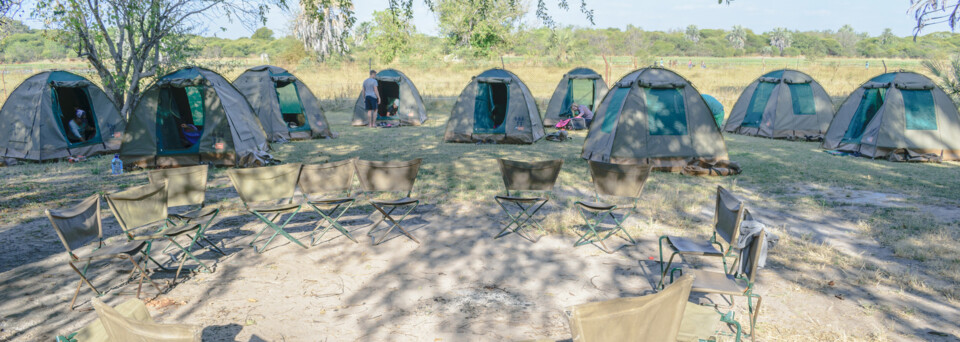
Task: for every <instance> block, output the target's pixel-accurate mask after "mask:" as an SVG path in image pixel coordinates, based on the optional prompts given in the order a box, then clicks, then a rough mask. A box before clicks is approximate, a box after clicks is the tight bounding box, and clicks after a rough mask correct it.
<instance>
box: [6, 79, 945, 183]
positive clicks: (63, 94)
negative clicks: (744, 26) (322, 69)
mask: <svg viewBox="0 0 960 342" xmlns="http://www.w3.org/2000/svg"><path fill="white" fill-rule="evenodd" d="M376 78H377V80H378V81H379V85H380V92H381V97H383V98H384V99H385V101H381V108H379V109H378V117H377V120H378V121H379V120H396V121H398V122H399V123H400V124H401V125H420V124H422V123H423V122H424V121H425V120H426V119H427V118H426V110H425V107H424V103H423V99H422V97H421V96H420V94H419V92H418V90H417V88H416V86H415V85H414V84H413V82H412V81H411V80H410V79H409V78H407V77H406V76H405V75H404V74H403V73H401V72H399V71H397V70H393V69H387V70H383V71H381V72H379V73H378V74H377V75H376ZM394 100H396V102H397V103H398V105H399V107H400V108H399V110H398V115H397V116H395V117H386V116H385V115H384V114H385V112H386V106H387V105H388V104H390V103H393V102H394ZM711 101H712V102H711ZM572 103H578V104H581V105H586V106H588V107H589V108H591V109H592V110H593V111H594V112H595V116H594V119H593V121H592V125H591V126H590V127H589V128H590V131H589V133H588V136H587V139H586V143H585V145H584V148H583V154H582V157H583V158H585V159H590V160H596V161H604V162H614V163H650V164H654V165H659V166H662V167H668V168H675V167H677V166H681V165H683V164H685V163H689V162H690V161H691V160H702V161H707V162H711V163H712V162H716V161H724V160H726V159H727V152H726V147H725V144H724V141H723V137H722V134H721V132H722V131H725V132H730V133H737V134H747V135H755V136H764V137H770V138H788V139H810V140H813V139H822V140H823V148H825V149H836V150H839V151H845V152H850V153H858V154H862V155H865V156H869V157H887V156H888V155H890V154H897V155H902V156H904V158H903V159H906V160H909V159H910V158H911V156H913V157H917V156H924V155H925V156H926V157H924V158H930V157H931V156H933V155H935V157H936V158H938V159H942V160H957V159H958V158H960V132H958V130H960V115H958V113H957V109H956V107H955V106H954V105H953V103H952V102H951V101H950V98H949V97H948V96H947V95H946V93H945V92H944V91H943V90H942V89H940V88H939V87H938V86H937V85H936V84H935V83H934V82H933V81H931V80H930V79H928V78H926V77H924V76H922V75H919V74H915V73H910V72H895V73H887V74H883V75H880V76H877V77H874V78H872V79H871V80H870V81H868V82H866V83H864V84H863V85H862V86H861V87H860V88H858V89H857V90H856V91H854V92H853V93H852V94H851V95H850V96H849V97H848V98H847V100H846V101H845V102H844V104H843V105H841V106H840V108H839V110H838V111H837V112H836V114H834V111H833V108H834V106H833V103H832V101H831V100H830V97H829V96H828V95H827V93H826V91H824V89H823V87H821V86H820V85H819V83H817V82H816V81H815V80H814V79H813V78H812V77H810V76H809V75H806V74H804V73H802V72H799V71H795V70H777V71H773V72H770V73H767V74H764V75H763V76H761V77H760V78H758V79H757V80H755V81H754V82H752V83H751V84H750V85H749V86H748V87H747V88H746V89H745V90H744V92H743V94H742V95H741V96H740V98H739V99H738V100H737V102H736V104H735V105H734V107H733V109H732V110H731V112H730V115H729V117H728V118H727V119H726V123H725V124H724V125H722V126H721V125H720V122H721V120H722V118H723V114H722V109H720V110H719V115H717V113H718V110H717V107H718V106H720V104H719V102H718V101H716V100H715V99H713V98H711V97H709V96H708V95H701V94H700V93H699V92H698V91H697V90H696V88H694V87H693V85H692V84H690V82H689V81H688V80H686V79H684V78H683V77H681V76H680V75H678V74H676V73H674V72H672V71H669V70H667V69H662V68H644V69H639V70H636V71H634V72H631V73H630V74H628V75H626V76H624V77H623V78H621V79H620V80H619V81H617V82H616V83H614V84H613V85H612V86H611V87H608V85H607V84H606V83H605V82H604V80H603V78H602V77H601V76H600V75H599V74H598V73H596V72H594V71H593V70H590V69H586V68H577V69H574V70H571V71H570V72H568V73H566V74H565V75H564V76H563V78H562V79H561V81H560V83H559V84H558V85H557V88H556V90H555V91H554V93H553V96H552V97H551V99H550V101H549V104H548V108H547V111H546V115H545V116H544V117H542V118H541V116H540V111H539V109H538V107H537V103H536V100H535V99H534V97H533V95H532V94H531V92H530V90H529V88H528V87H527V86H526V85H525V84H524V83H523V81H521V80H520V78H519V77H517V76H516V75H515V74H513V73H511V72H509V71H507V70H503V69H491V70H487V71H484V72H483V73H481V74H479V75H477V76H475V77H473V79H472V80H471V81H470V83H469V84H468V85H467V86H466V87H465V88H464V89H463V91H462V92H461V95H460V96H459V97H458V99H457V101H456V103H455V104H454V106H453V109H452V112H451V116H450V119H449V121H448V122H447V125H446V130H445V133H444V140H445V141H447V142H494V143H515V144H529V143H533V142H536V141H537V140H539V139H541V138H542V137H543V136H544V135H545V130H544V127H545V126H544V125H554V124H555V123H556V122H558V121H560V120H562V119H564V118H568V117H570V116H571V113H570V109H569V108H570V107H571V104H572ZM79 112H83V113H87V114H88V115H82V116H80V118H79V119H78V115H77V114H78V113H79ZM366 120H368V119H367V116H366V111H365V110H364V108H363V102H362V99H360V98H358V100H357V103H356V105H355V109H354V115H353V120H352V123H353V124H354V125H366V124H367V121H366ZM71 121H73V122H71ZM77 128H81V130H82V131H83V132H80V134H79V135H80V136H77V132H76V129H77ZM0 132H4V133H6V134H3V135H0V156H2V157H9V158H19V159H28V160H49V159H60V158H64V157H68V156H72V155H78V154H80V155H94V154H98V153H108V152H112V151H117V150H119V151H120V155H121V158H122V159H123V160H124V162H125V163H126V164H128V165H131V164H132V165H138V166H142V167H152V166H174V165H190V164H197V163H212V164H217V165H248V164H252V163H256V162H258V160H259V159H262V158H265V156H266V153H267V151H268V150H269V146H268V142H270V141H282V140H291V139H308V138H323V137H333V136H334V135H335V134H334V133H332V132H331V131H330V127H329V124H328V123H327V120H326V118H325V117H324V115H323V112H322V110H321V108H320V106H319V103H318V101H317V98H316V97H315V96H314V95H313V93H312V92H311V91H310V89H309V88H307V86H306V85H305V84H304V83H303V82H302V81H300V80H299V79H298V78H296V77H295V76H294V75H292V74H290V73H289V72H288V71H286V70H284V69H282V68H278V67H274V66H258V67H253V68H250V69H248V70H247V71H245V72H244V73H243V74H241V75H240V76H239V77H238V78H237V79H236V80H234V82H233V83H231V82H228V81H227V80H226V79H224V78H223V77H222V76H221V75H219V74H217V73H216V72H213V71H211V70H207V69H203V68H197V67H190V68H185V69H181V70H178V71H176V72H173V73H171V74H168V75H165V76H163V77H161V78H160V79H158V80H157V81H156V82H155V83H154V84H153V85H152V86H151V87H150V88H149V89H147V90H146V91H145V92H144V94H143V97H142V100H141V101H140V102H139V103H138V105H137V106H136V107H135V109H134V110H133V112H132V113H131V115H130V118H129V121H125V120H124V119H123V118H122V117H121V115H120V114H119V112H118V111H117V109H116V107H115V106H114V105H113V102H111V101H110V99H109V97H108V96H107V94H105V93H104V92H103V91H102V90H101V89H100V88H99V87H97V86H96V85H94V84H93V83H91V82H90V81H88V80H86V79H84V78H83V77H80V76H77V75H74V74H71V73H69V72H65V71H50V72H43V73H40V74H36V75H34V76H31V77H30V78H28V79H27V80H26V81H24V82H23V83H22V84H21V85H20V86H18V87H17V88H16V89H15V90H14V91H13V92H12V93H11V94H10V96H9V97H8V99H7V101H6V103H4V105H3V107H2V109H0Z"/></svg>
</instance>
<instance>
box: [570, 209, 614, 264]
mask: <svg viewBox="0 0 960 342" xmlns="http://www.w3.org/2000/svg"><path fill="white" fill-rule="evenodd" d="M608 212H609V211H608V210H604V211H597V212H591V214H593V220H592V221H591V220H590V219H589V218H587V214H586V213H585V210H584V209H583V208H582V207H579V206H577V213H579V214H580V218H582V219H583V221H584V222H585V223H586V226H587V231H586V232H584V233H582V234H580V239H577V242H574V243H573V247H580V246H583V245H586V244H592V243H595V242H599V243H600V246H602V247H601V248H600V249H601V250H603V251H604V252H606V253H607V254H609V253H613V252H611V251H610V249H609V248H607V244H606V243H604V242H603V240H605V239H606V238H607V237H610V234H607V236H606V237H603V238H601V237H600V233H598V232H597V227H599V226H600V224H601V223H603V215H604V214H606V213H608ZM591 235H592V236H593V238H590V236H591Z"/></svg>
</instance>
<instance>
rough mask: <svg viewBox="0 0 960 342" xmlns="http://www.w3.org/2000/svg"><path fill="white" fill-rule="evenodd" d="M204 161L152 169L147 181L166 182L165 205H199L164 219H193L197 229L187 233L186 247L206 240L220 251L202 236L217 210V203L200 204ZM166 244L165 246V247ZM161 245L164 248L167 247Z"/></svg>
mask: <svg viewBox="0 0 960 342" xmlns="http://www.w3.org/2000/svg"><path fill="white" fill-rule="evenodd" d="M208 168H209V167H208V166H207V165H196V166H188V167H180V168H173V169H156V170H151V171H150V172H149V173H147V177H148V178H149V179H150V183H151V184H160V183H162V182H164V181H166V182H167V208H168V209H169V208H173V207H186V206H199V207H198V208H196V209H193V210H188V211H186V212H184V213H180V214H172V213H169V216H168V217H167V219H168V220H169V221H170V223H173V224H177V223H188V222H192V223H196V224H199V225H200V229H199V230H198V231H197V233H196V234H194V236H190V234H187V237H188V238H190V244H188V245H187V246H186V248H187V249H188V250H190V251H192V250H193V246H194V245H197V246H200V241H201V240H202V241H204V242H206V243H207V244H208V245H209V247H210V248H211V249H212V250H214V251H216V252H217V253H220V254H221V255H224V254H225V253H223V251H222V250H220V248H219V247H217V245H216V244H214V243H213V242H210V240H208V239H207V237H206V231H207V229H209V228H210V226H211V225H212V224H213V221H214V219H216V218H217V215H218V214H220V207H207V206H205V205H204V198H205V197H206V192H207V169H208ZM169 247H170V245H168V246H167V248H169ZM167 248H164V251H166V250H167Z"/></svg>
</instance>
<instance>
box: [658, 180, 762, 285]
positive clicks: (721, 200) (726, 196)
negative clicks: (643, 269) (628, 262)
mask: <svg viewBox="0 0 960 342" xmlns="http://www.w3.org/2000/svg"><path fill="white" fill-rule="evenodd" d="M749 215H750V213H749V212H748V211H747V209H746V205H745V204H744V203H743V202H742V201H740V200H739V199H737V197H736V196H734V195H733V193H731V192H730V191H727V189H724V188H723V187H721V186H717V202H716V211H715V213H714V215H713V227H714V230H713V235H712V236H711V237H710V239H709V240H708V241H697V240H694V239H690V238H685V237H678V236H669V235H663V236H660V239H659V253H660V260H659V262H660V279H661V280H660V284H659V285H658V286H660V287H662V286H663V278H664V277H666V275H667V272H668V271H669V270H670V265H672V264H673V259H674V257H676V256H678V255H679V256H681V257H683V256H687V255H691V256H698V257H711V258H716V257H719V258H720V260H721V261H722V262H723V269H724V270H726V271H729V268H728V266H727V258H728V257H734V258H736V257H737V256H736V255H734V252H735V251H734V249H733V248H730V247H729V246H730V245H731V244H732V243H734V242H735V241H737V238H739V236H740V223H742V222H743V221H744V219H746V218H748V217H749ZM721 239H722V240H723V241H724V242H726V244H727V246H728V247H727V248H726V249H724V247H723V244H721V243H720V240H721ZM664 242H667V246H668V247H669V248H670V249H671V250H672V251H673V253H672V254H670V259H669V260H668V261H667V263H666V264H664V263H663V247H664V246H663V245H664ZM714 246H716V247H714ZM735 260H736V259H735Z"/></svg>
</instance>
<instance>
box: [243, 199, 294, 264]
mask: <svg viewBox="0 0 960 342" xmlns="http://www.w3.org/2000/svg"><path fill="white" fill-rule="evenodd" d="M300 208H301V207H299V206H298V207H297V209H296V210H294V211H293V212H292V213H290V216H289V217H287V220H286V221H283V224H281V225H280V226H277V224H276V223H274V222H273V220H268V219H267V218H266V217H265V216H263V215H262V214H260V213H259V212H257V211H255V210H251V211H250V212H252V213H253V214H254V215H256V216H257V217H259V218H260V220H262V221H263V222H265V223H266V224H267V226H268V227H270V228H273V230H274V233H273V235H272V236H270V238H269V239H267V242H266V243H264V244H263V247H260V250H259V251H257V253H263V251H265V250H266V248H267V245H269V244H270V242H272V241H273V239H274V238H275V237H277V235H283V237H285V238H287V240H290V241H293V243H296V244H297V245H300V247H303V248H304V249H306V248H307V246H306V245H304V244H303V243H302V242H300V240H297V239H296V238H294V237H293V236H291V235H290V234H289V233H287V232H286V231H285V230H283V228H284V227H286V226H287V223H290V220H293V217H294V216H297V213H299V212H300ZM279 216H280V214H277V216H275V219H276V217H279ZM264 229H266V228H264ZM258 235H259V234H258ZM254 250H257V248H256V247H254Z"/></svg>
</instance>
